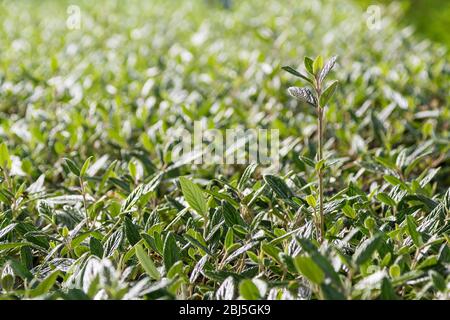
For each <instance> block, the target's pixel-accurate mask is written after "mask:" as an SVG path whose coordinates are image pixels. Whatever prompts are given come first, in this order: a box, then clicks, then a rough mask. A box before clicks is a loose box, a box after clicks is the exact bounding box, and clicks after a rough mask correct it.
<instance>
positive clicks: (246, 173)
mask: <svg viewBox="0 0 450 320" xmlns="http://www.w3.org/2000/svg"><path fill="white" fill-rule="evenodd" d="M257 167H258V164H256V163H252V164H250V165H249V166H248V167H247V168H245V170H244V173H243V174H242V176H241V178H240V179H239V182H238V185H237V188H238V189H239V190H242V189H243V188H244V186H245V184H246V183H247V181H248V180H249V179H250V177H251V176H252V174H253V173H254V172H255V170H256V168H257Z"/></svg>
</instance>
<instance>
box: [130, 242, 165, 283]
mask: <svg viewBox="0 0 450 320" xmlns="http://www.w3.org/2000/svg"><path fill="white" fill-rule="evenodd" d="M134 250H135V253H136V257H137V258H138V260H139V263H140V264H141V266H142V268H144V270H145V272H146V273H147V274H148V276H149V277H150V278H152V279H154V280H159V279H160V278H161V275H160V273H159V271H158V269H157V268H156V267H155V264H154V263H153V261H152V260H151V259H150V257H149V256H148V255H147V253H146V252H145V250H144V249H143V248H142V245H140V244H137V245H136V246H135V247H134Z"/></svg>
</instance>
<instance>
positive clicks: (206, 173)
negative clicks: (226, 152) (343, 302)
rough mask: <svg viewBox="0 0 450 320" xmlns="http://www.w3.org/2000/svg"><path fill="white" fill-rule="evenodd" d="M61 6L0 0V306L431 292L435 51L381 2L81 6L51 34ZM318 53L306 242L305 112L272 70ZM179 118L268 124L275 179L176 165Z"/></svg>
mask: <svg viewBox="0 0 450 320" xmlns="http://www.w3.org/2000/svg"><path fill="white" fill-rule="evenodd" d="M236 2H237V1H236ZM67 5H68V3H64V2H63V1H58V2H54V1H41V2H39V4H38V3H36V2H25V1H23V2H22V1H14V2H12V1H11V2H1V3H0V8H1V9H0V21H2V22H1V23H2V28H1V29H0V37H1V39H2V41H1V42H0V62H1V68H0V139H1V142H0V143H1V147H0V166H1V167H2V170H1V176H2V177H1V178H0V179H1V180H0V182H1V184H0V253H1V254H0V272H1V273H0V277H1V290H2V291H1V297H2V298H4V299H14V298H58V297H60V298H66V299H79V298H100V299H104V298H111V299H122V298H123V299H136V298H147V299H157V298H178V299H180V298H189V299H236V298H238V297H242V298H245V299H259V298H268V299H311V298H312V299H314V298H323V299H378V298H381V299H396V298H401V299H448V298H449V290H450V287H449V277H450V276H449V271H450V270H449V267H450V250H449V246H448V243H449V210H450V191H449V189H448V188H449V185H450V178H449V176H450V175H449V173H450V166H449V159H448V155H449V119H450V112H449V107H448V98H449V92H450V66H449V64H448V62H447V58H448V53H447V51H446V50H445V49H444V48H442V47H439V46H437V45H435V44H432V43H431V42H428V41H421V40H418V39H417V38H416V37H415V36H414V35H413V34H412V32H411V30H410V29H409V28H401V27H399V26H398V25H397V23H396V17H397V16H398V14H400V12H399V11H398V10H397V9H396V7H394V6H391V7H386V8H384V11H383V15H382V18H383V19H382V24H381V30H370V29H369V28H368V27H367V24H366V20H365V19H366V17H365V15H364V12H363V11H362V10H361V9H360V8H359V7H358V6H355V5H354V4H352V3H351V2H344V1H339V2H337V1H294V0H292V1H273V2H264V5H261V1H257V0H251V1H245V2H243V3H240V4H237V3H236V4H234V7H232V8H231V9H230V10H225V9H223V8H222V7H221V6H219V5H216V4H214V3H213V2H212V1H192V2H191V1H162V0H161V1H134V0H130V1H126V2H125V1H95V2H89V1H85V2H82V3H81V4H80V8H81V17H82V20H81V21H82V24H81V29H79V30H69V29H68V28H67V27H66V19H67V13H66V9H67ZM319 53H320V54H322V55H323V56H324V57H330V56H331V55H332V54H337V55H338V56H339V59H338V62H337V67H336V68H335V71H334V73H333V78H336V79H338V80H339V82H340V85H339V87H338V89H337V92H336V95H335V96H334V98H333V99H332V100H331V101H330V102H329V104H328V107H327V108H326V109H325V119H326V123H325V127H324V131H325V132H324V136H325V141H324V157H325V159H327V161H326V162H325V164H323V163H321V164H319V166H323V170H324V186H325V188H324V193H325V199H324V200H325V203H324V217H325V230H326V231H325V237H324V238H325V239H324V241H323V242H320V241H318V240H319V239H317V237H316V232H315V231H316V230H315V226H314V217H313V215H314V212H315V206H317V203H318V202H317V190H316V189H317V187H316V172H315V170H316V168H315V167H317V163H316V162H315V160H314V159H315V155H316V140H315V137H316V135H315V131H316V116H315V109H314V108H312V107H310V106H308V105H307V104H303V103H299V102H297V101H295V100H293V99H291V98H290V97H289V95H288V94H287V88H288V87H290V86H297V85H301V84H300V83H299V82H300V81H298V82H297V80H296V79H295V78H294V77H292V76H291V75H289V74H288V73H286V72H283V71H282V70H281V67H282V66H284V65H291V66H294V67H296V68H297V67H298V68H299V70H302V65H303V59H302V57H303V56H305V55H307V56H308V55H309V56H316V55H318V54H319ZM196 120H199V121H202V122H203V124H204V126H205V127H206V128H216V129H219V130H226V129H228V128H235V127H239V126H241V127H243V128H268V129H278V130H279V131H280V138H281V146H280V153H281V158H282V161H281V167H280V169H279V171H278V172H267V171H266V169H267V168H265V167H264V166H256V165H248V166H246V165H220V164H217V165H208V166H206V165H201V164H200V165H198V164H197V165H196V164H193V163H191V162H188V163H186V162H182V161H181V162H180V161H173V155H172V151H173V145H174V143H175V142H176V139H178V138H179V135H178V131H179V129H186V130H189V131H192V130H193V122H194V121H196ZM206 143H207V142H205V144H206Z"/></svg>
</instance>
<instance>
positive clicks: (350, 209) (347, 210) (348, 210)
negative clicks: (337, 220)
mask: <svg viewBox="0 0 450 320" xmlns="http://www.w3.org/2000/svg"><path fill="white" fill-rule="evenodd" d="M342 212H344V214H345V215H346V216H347V217H349V218H350V219H356V211H355V209H353V207H352V206H350V205H349V204H346V205H345V206H343V207H342Z"/></svg>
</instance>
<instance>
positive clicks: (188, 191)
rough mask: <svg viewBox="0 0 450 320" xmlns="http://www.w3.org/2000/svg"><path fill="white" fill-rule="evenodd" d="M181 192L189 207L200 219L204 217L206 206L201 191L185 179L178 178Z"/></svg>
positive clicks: (206, 210)
mask: <svg viewBox="0 0 450 320" xmlns="http://www.w3.org/2000/svg"><path fill="white" fill-rule="evenodd" d="M180 185H181V192H183V196H184V198H185V199H186V202H187V203H188V204H189V206H190V207H191V208H192V209H194V210H195V211H196V212H197V213H198V214H199V215H201V216H202V217H206V214H207V212H208V206H207V203H206V199H205V197H204V195H203V191H202V189H200V187H199V186H198V185H197V184H195V183H194V182H192V181H190V180H189V179H187V178H185V177H180Z"/></svg>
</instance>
